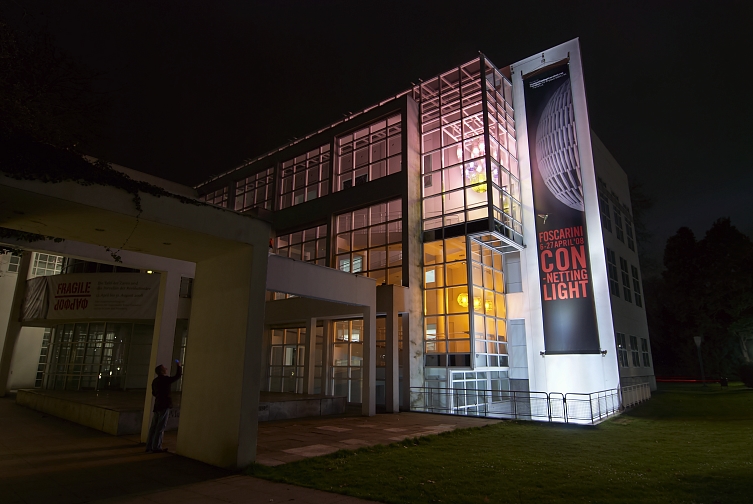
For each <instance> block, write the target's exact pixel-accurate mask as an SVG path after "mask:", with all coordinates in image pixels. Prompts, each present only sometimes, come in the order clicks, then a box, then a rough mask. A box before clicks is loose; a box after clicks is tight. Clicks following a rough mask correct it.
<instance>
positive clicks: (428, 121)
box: [413, 58, 523, 243]
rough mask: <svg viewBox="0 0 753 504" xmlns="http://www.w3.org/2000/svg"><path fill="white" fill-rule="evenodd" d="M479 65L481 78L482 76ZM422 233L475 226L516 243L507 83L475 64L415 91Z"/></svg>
mask: <svg viewBox="0 0 753 504" xmlns="http://www.w3.org/2000/svg"><path fill="white" fill-rule="evenodd" d="M482 65H483V75H482ZM413 94H414V98H416V100H417V101H418V102H419V104H420V120H421V159H422V162H421V173H422V190H423V195H422V196H423V229H424V230H430V229H436V228H441V227H447V226H452V225H455V224H461V223H463V222H470V221H477V220H482V219H486V218H488V217H489V212H490V211H491V212H492V215H493V217H494V220H495V221H496V225H495V229H494V230H496V231H498V232H501V233H502V234H504V235H505V236H507V237H508V238H511V239H513V240H515V241H517V242H519V243H522V232H523V226H522V224H521V219H522V215H521V206H520V173H519V169H518V161H517V155H518V153H517V140H516V138H515V121H514V119H513V115H514V111H513V108H512V84H511V83H510V81H509V80H507V79H506V78H505V77H504V76H503V75H502V74H501V73H500V71H499V70H497V69H496V68H495V67H494V65H492V64H491V63H490V62H488V61H486V60H485V59H484V58H479V59H477V60H473V61H471V62H468V63H466V64H465V65H461V66H460V67H458V68H456V69H453V70H451V71H449V72H446V73H444V74H441V75H439V76H438V77H435V78H434V79H429V80H428V81H426V82H424V83H422V84H421V86H420V87H419V86H417V87H416V88H415V89H414V93H413Z"/></svg>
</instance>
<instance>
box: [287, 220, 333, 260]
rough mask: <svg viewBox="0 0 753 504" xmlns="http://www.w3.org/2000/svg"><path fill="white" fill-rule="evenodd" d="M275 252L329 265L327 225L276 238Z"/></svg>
mask: <svg viewBox="0 0 753 504" xmlns="http://www.w3.org/2000/svg"><path fill="white" fill-rule="evenodd" d="M275 253H276V254H277V255H281V256H283V257H290V258H291V259H296V260H298V261H305V262H311V263H316V264H318V265H319V266H326V265H327V226H317V227H312V228H308V229H304V230H303V231H297V232H295V233H290V234H284V235H280V236H278V237H277V238H276V239H275Z"/></svg>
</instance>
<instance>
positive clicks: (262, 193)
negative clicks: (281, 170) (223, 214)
mask: <svg viewBox="0 0 753 504" xmlns="http://www.w3.org/2000/svg"><path fill="white" fill-rule="evenodd" d="M274 173H275V170H274V168H269V169H267V170H263V171H260V172H259V173H257V174H255V175H251V176H248V177H246V178H242V179H240V180H237V181H236V182H235V210H236V211H238V212H242V211H243V210H248V209H251V208H265V209H267V210H272V182H273V180H274V179H273V176H274Z"/></svg>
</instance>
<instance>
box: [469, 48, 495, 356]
mask: <svg viewBox="0 0 753 504" xmlns="http://www.w3.org/2000/svg"><path fill="white" fill-rule="evenodd" d="M479 66H480V70H481V71H480V72H479V74H480V75H479V77H480V79H481V111H482V112H481V114H482V119H483V122H484V145H485V146H486V147H485V149H484V163H485V164H486V214H487V215H486V218H487V229H489V230H493V229H494V208H492V198H491V197H490V195H491V194H492V193H493V191H492V162H491V154H490V153H491V150H492V149H491V142H490V140H489V96H488V92H487V79H486V58H485V57H484V55H483V54H482V55H480V56H479ZM466 221H467V219H466ZM471 348H473V347H471Z"/></svg>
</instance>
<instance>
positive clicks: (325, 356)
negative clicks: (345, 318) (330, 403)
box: [322, 320, 332, 395]
mask: <svg viewBox="0 0 753 504" xmlns="http://www.w3.org/2000/svg"><path fill="white" fill-rule="evenodd" d="M323 329H324V331H323V334H322V394H324V395H329V394H331V393H332V391H331V390H330V388H331V386H330V380H329V376H330V373H331V372H332V371H331V370H332V362H331V360H330V359H332V357H331V349H330V345H331V342H332V321H331V320H325V321H324V327H323Z"/></svg>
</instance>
